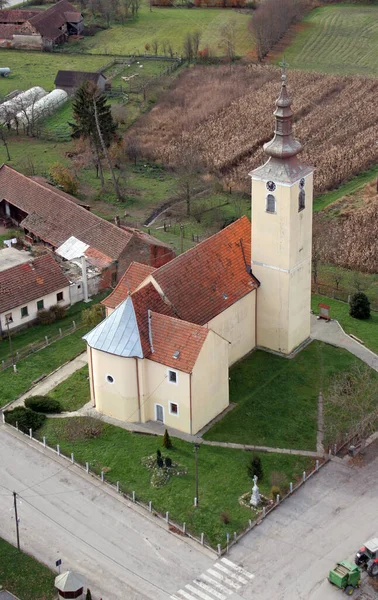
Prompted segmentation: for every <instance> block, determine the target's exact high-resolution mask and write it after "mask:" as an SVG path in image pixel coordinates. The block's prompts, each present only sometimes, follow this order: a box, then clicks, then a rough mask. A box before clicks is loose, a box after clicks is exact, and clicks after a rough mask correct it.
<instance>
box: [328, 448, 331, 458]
mask: <svg viewBox="0 0 378 600" xmlns="http://www.w3.org/2000/svg"><path fill="white" fill-rule="evenodd" d="M331 454H332V450H331V448H329V449H328V456H331Z"/></svg>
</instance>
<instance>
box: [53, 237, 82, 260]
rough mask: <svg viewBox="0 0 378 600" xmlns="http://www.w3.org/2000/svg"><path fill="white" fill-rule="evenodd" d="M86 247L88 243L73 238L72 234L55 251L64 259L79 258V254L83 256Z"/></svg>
mask: <svg viewBox="0 0 378 600" xmlns="http://www.w3.org/2000/svg"><path fill="white" fill-rule="evenodd" d="M88 248H89V245H88V244H85V243H84V242H82V241H81V240H78V239H77V238H75V236H74V235H71V237H69V238H68V240H66V241H65V242H64V244H62V245H61V246H59V248H57V249H56V253H57V254H59V256H62V257H63V258H65V259H66V260H73V259H74V258H80V256H83V254H84V252H85V251H86V250H87V249H88Z"/></svg>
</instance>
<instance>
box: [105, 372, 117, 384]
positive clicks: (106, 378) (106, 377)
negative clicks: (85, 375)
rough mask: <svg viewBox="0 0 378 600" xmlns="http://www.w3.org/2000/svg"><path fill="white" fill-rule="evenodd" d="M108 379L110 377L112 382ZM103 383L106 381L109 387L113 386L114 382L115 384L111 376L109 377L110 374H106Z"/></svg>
mask: <svg viewBox="0 0 378 600" xmlns="http://www.w3.org/2000/svg"><path fill="white" fill-rule="evenodd" d="M108 377H111V378H112V379H113V381H109V379H108ZM105 381H106V383H108V384H109V385H113V384H114V382H115V379H114V377H113V375H110V373H107V374H106V375H105Z"/></svg>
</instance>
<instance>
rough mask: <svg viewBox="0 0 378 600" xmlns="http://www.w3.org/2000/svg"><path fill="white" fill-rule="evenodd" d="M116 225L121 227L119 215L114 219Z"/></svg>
mask: <svg viewBox="0 0 378 600" xmlns="http://www.w3.org/2000/svg"><path fill="white" fill-rule="evenodd" d="M114 224H115V225H117V227H121V221H120V218H119V216H118V215H116V216H115V217H114Z"/></svg>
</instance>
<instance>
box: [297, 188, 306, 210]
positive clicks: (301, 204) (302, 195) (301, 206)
mask: <svg viewBox="0 0 378 600" xmlns="http://www.w3.org/2000/svg"><path fill="white" fill-rule="evenodd" d="M305 203H306V193H305V191H304V190H300V191H299V196H298V212H299V211H301V210H303V209H304V207H305Z"/></svg>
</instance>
